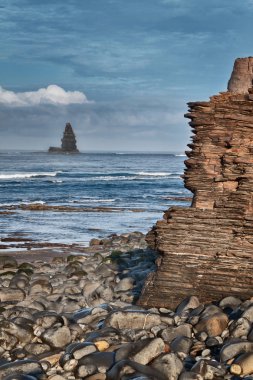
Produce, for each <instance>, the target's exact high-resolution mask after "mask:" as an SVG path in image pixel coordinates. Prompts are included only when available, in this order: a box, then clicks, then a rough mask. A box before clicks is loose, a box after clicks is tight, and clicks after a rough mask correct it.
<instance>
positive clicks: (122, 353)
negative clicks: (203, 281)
mask: <svg viewBox="0 0 253 380" xmlns="http://www.w3.org/2000/svg"><path fill="white" fill-rule="evenodd" d="M96 247H97V248H98V252H97V253H96V252H95V248H96ZM156 260H159V257H158V256H157V253H156V252H154V251H152V250H150V249H148V248H147V247H146V244H145V239H144V235H142V234H140V233H133V234H124V235H120V236H117V235H114V236H113V237H110V238H109V239H104V240H93V241H92V242H91V254H90V255H89V254H88V252H86V253H85V254H83V255H81V254H75V255H68V256H63V257H55V258H52V260H51V261H49V262H44V261H38V260H35V261H33V262H23V263H20V262H18V261H17V260H16V259H15V258H13V257H11V256H6V255H5V256H0V342H1V344H0V379H1V380H14V379H15V380H36V379H40V380H44V379H50V380H65V379H66V380H67V379H68V380H74V379H76V380H81V379H90V380H91V379H93V380H99V379H108V380H118V379H123V380H127V379H129V380H130V379H136V380H137V379H139V380H144V379H150V380H151V379H153V380H166V379H167V380H176V379H179V380H189V379H190V380H191V379H193V380H194V379H196V380H202V379H216V380H218V379H231V380H232V379H233V380H235V379H242V378H243V379H248V380H250V379H252V378H253V377H252V376H251V375H250V374H252V373H253V360H252V358H253V327H252V322H253V299H248V300H247V301H242V300H241V299H240V298H238V297H232V296H228V297H226V298H224V299H222V300H221V301H219V302H214V303H208V304H204V303H202V302H200V300H199V299H198V297H196V296H191V297H188V298H186V299H184V300H183V301H182V302H181V303H180V304H179V305H178V306H177V308H176V309H175V310H172V309H171V308H170V304H169V300H167V302H168V304H167V305H166V302H165V307H162V308H149V309H144V308H143V307H140V306H137V305H136V300H138V297H139V295H140V291H141V289H142V286H143V283H144V281H145V278H146V276H147V275H148V274H149V273H150V272H152V271H154V270H155V261H156ZM182 281H183V279H182Z"/></svg>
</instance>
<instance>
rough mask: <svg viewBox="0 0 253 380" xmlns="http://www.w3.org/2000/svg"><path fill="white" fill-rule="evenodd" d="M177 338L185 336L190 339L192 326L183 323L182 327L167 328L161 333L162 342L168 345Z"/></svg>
mask: <svg viewBox="0 0 253 380" xmlns="http://www.w3.org/2000/svg"><path fill="white" fill-rule="evenodd" d="M178 336H186V337H187V338H191V336H192V326H191V325H190V324H189V323H183V324H182V325H180V326H176V327H173V326H169V327H167V328H166V329H164V330H163V331H162V333H161V337H162V338H163V340H164V341H166V342H168V343H171V342H172V340H173V339H175V338H177V337H178Z"/></svg>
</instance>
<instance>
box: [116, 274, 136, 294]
mask: <svg viewBox="0 0 253 380" xmlns="http://www.w3.org/2000/svg"><path fill="white" fill-rule="evenodd" d="M133 287H134V280H133V278H131V277H125V278H123V279H122V280H120V282H119V283H118V284H117V285H116V286H115V288H114V290H115V292H122V291H123V292H124V291H127V290H130V289H133Z"/></svg>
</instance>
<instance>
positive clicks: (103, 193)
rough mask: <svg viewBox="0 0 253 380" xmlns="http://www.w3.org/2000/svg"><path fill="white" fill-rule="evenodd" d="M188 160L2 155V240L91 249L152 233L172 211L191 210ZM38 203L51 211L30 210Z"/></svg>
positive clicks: (110, 155)
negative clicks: (111, 239) (95, 242)
mask: <svg viewBox="0 0 253 380" xmlns="http://www.w3.org/2000/svg"><path fill="white" fill-rule="evenodd" d="M185 158H186V157H185V156H184V154H180V153H179V154H172V153H171V154H169V153H164V154H154V153H122V152H116V153H80V154H49V153H45V152H28V151H26V152H25V151H23V152H18V151H17V152H16V151H15V152H14V151H8V152H0V238H6V237H7V238H8V237H12V236H17V235H18V236H26V238H27V239H31V240H34V241H39V242H52V243H64V244H73V243H77V244H80V245H84V246H85V245H88V242H89V241H90V240H91V239H92V238H105V237H107V236H108V235H111V234H115V233H116V234H122V233H129V232H132V231H141V232H143V233H147V232H148V231H149V230H150V229H151V228H152V226H153V225H154V224H155V222H156V221H157V220H158V219H162V217H163V213H164V211H165V210H167V209H168V208H169V207H171V206H174V205H180V206H182V207H185V206H188V205H189V204H190V200H189V199H188V198H189V197H191V193H190V192H189V191H188V190H187V189H185V188H184V185H183V180H182V174H183V171H184V160H185ZM36 204H40V205H43V206H45V207H44V209H43V210H41V211H34V210H30V209H29V206H31V205H36ZM22 206H28V207H27V209H24V207H22ZM46 206H55V207H53V208H52V209H47V207H46ZM58 206H62V207H60V208H59V209H58V208H57V207H58ZM10 210H11V211H10Z"/></svg>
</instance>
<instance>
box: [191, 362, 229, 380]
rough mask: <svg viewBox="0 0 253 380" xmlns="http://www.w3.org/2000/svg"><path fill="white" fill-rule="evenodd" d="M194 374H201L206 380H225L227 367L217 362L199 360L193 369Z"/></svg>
mask: <svg viewBox="0 0 253 380" xmlns="http://www.w3.org/2000/svg"><path fill="white" fill-rule="evenodd" d="M191 371H192V372H196V373H198V374H200V375H201V376H202V377H203V378H204V379H214V378H215V377H221V378H223V377H224V375H225V374H226V367H225V366H224V365H222V364H220V363H218V362H216V361H215V360H212V361H211V360H204V359H201V360H199V361H198V362H197V363H196V364H195V365H194V366H193V367H192V369H191Z"/></svg>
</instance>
